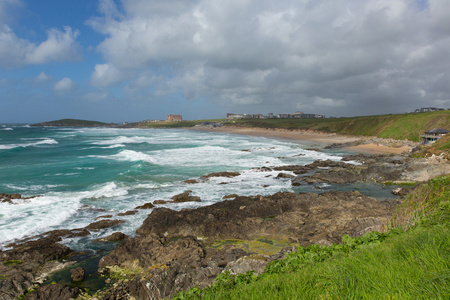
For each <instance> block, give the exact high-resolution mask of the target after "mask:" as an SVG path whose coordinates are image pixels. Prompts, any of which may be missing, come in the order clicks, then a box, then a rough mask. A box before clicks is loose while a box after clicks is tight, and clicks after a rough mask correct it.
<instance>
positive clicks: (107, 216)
mask: <svg viewBox="0 0 450 300" xmlns="http://www.w3.org/2000/svg"><path fill="white" fill-rule="evenodd" d="M110 218H112V215H104V216H98V217H97V218H95V219H96V220H98V219H110Z"/></svg>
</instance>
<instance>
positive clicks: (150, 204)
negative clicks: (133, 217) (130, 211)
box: [135, 202, 155, 209]
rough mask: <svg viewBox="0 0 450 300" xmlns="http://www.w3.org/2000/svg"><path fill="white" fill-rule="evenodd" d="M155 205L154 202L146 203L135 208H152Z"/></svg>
mask: <svg viewBox="0 0 450 300" xmlns="http://www.w3.org/2000/svg"><path fill="white" fill-rule="evenodd" d="M153 207H155V206H154V205H153V204H152V203H150V202H149V203H145V204H143V205H140V206H137V207H136V208H135V209H150V208H153Z"/></svg>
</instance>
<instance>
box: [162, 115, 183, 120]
mask: <svg viewBox="0 0 450 300" xmlns="http://www.w3.org/2000/svg"><path fill="white" fill-rule="evenodd" d="M166 121H167V122H174V121H183V117H182V116H181V115H168V116H167V118H166Z"/></svg>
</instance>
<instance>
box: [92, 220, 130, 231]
mask: <svg viewBox="0 0 450 300" xmlns="http://www.w3.org/2000/svg"><path fill="white" fill-rule="evenodd" d="M123 223H125V221H123V220H101V221H97V222H94V223H91V224H89V225H88V226H86V227H85V228H86V229H87V230H100V229H104V228H109V227H113V226H117V225H119V224H123Z"/></svg>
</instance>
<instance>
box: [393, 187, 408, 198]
mask: <svg viewBox="0 0 450 300" xmlns="http://www.w3.org/2000/svg"><path fill="white" fill-rule="evenodd" d="M412 191H413V189H411V188H407V187H399V188H396V189H393V190H392V194H394V195H397V196H401V197H404V196H406V195H408V194H410V193H411V192H412Z"/></svg>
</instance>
